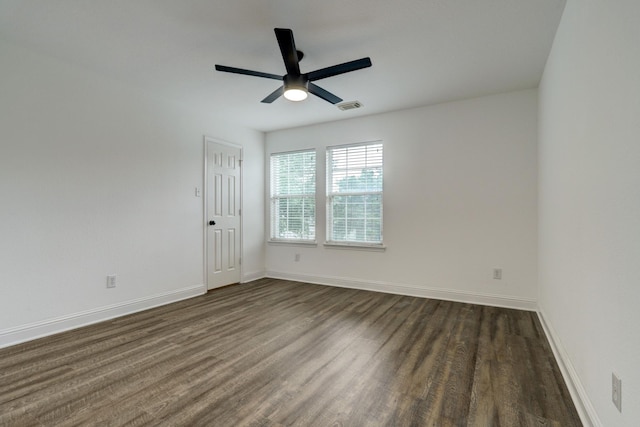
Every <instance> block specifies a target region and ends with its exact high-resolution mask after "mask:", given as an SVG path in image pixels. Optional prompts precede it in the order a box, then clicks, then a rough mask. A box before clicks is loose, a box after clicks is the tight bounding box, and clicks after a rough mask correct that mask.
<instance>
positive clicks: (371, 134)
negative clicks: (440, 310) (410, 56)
mask: <svg viewBox="0 0 640 427" xmlns="http://www.w3.org/2000/svg"><path fill="white" fill-rule="evenodd" d="M365 108H366V107H365ZM345 114H348V113H345ZM371 140H382V141H383V142H384V150H385V152H384V156H385V159H384V161H385V164H384V243H385V245H386V246H387V249H386V251H384V252H371V251H359V250H340V249H329V248H325V247H324V246H323V243H324V240H325V214H324V207H325V205H324V204H325V200H324V197H323V195H324V194H325V182H324V180H325V171H324V155H325V148H326V146H327V145H337V144H344V143H353V142H361V141H371ZM266 141H267V157H268V155H269V154H270V153H273V152H279V151H287V150H295V149H302V148H316V149H317V158H318V162H319V165H320V166H319V167H318V174H317V180H318V187H317V191H318V195H319V197H318V205H317V224H318V229H317V233H318V235H317V238H318V245H317V246H316V247H301V246H282V245H276V244H269V245H267V255H266V267H267V274H268V275H270V276H273V277H288V278H293V279H300V280H307V281H312V282H318V283H325V284H334V285H343V286H352V287H361V288H368V289H376V290H383V291H390V292H399V293H405V294H411V295H418V296H432V297H439V298H446V299H457V300H465V301H467V300H468V301H476V302H483V303H490V304H498V305H507V306H517V307H525V308H530V309H533V308H535V299H536V295H537V289H536V284H537V208H536V204H537V190H536V188H537V148H536V145H537V93H536V91H535V90H527V91H521V92H514V93H507V94H501V95H495V96H488V97H483V98H477V99H471V100H465V101H460V102H452V103H447V104H441V105H436V106H431V107H423V108H416V109H411V110H405V111H400V112H394V113H388V114H381V115H375V116H369V117H364V118H356V119H351V120H344V121H339V122H333V123H328V124H322V125H316V126H308V127H302V128H296V129H290V130H283V131H278V132H271V133H268V134H267V136H266ZM267 162H268V158H267ZM267 169H268V168H267ZM267 182H268V181H267ZM268 196H269V195H268V189H267V193H266V197H267V198H268ZM267 205H268V203H267ZM267 208H268V206H267ZM266 215H267V224H268V212H267V213H266ZM267 228H268V226H267ZM266 231H267V233H268V229H267V230H266ZM296 253H299V254H300V255H301V258H300V261H299V262H295V261H294V256H295V254H296ZM494 267H499V268H502V269H503V275H504V276H503V280H493V278H492V269H493V268H494Z"/></svg>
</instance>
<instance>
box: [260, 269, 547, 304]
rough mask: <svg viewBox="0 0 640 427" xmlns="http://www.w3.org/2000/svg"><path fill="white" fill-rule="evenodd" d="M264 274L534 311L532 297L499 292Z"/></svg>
mask: <svg viewBox="0 0 640 427" xmlns="http://www.w3.org/2000/svg"><path fill="white" fill-rule="evenodd" d="M265 276H266V277H272V278H274V279H284V280H293V281H296V282H306V283H313V284H317V285H329V286H337V287H341V288H351V289H361V290H365V291H376V292H384V293H388V294H397V295H407V296H412V297H420V298H433V299H440V300H446V301H456V302H464V303H469V304H480V305H489V306H494V307H505V308H516V309H519V310H527V311H536V310H537V308H538V304H537V302H536V301H535V300H529V299H524V298H514V297H507V296H503V295H492V294H482V293H474V292H465V291H453V290H447V289H437V288H429V287H417V286H415V285H407V284H398V283H388V282H376V281H371V280H366V281H365V280H357V279H348V278H342V277H330V276H311V275H306V274H293V273H286V272H281V271H267V272H266V273H265Z"/></svg>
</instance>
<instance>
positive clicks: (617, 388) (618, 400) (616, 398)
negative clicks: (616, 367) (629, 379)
mask: <svg viewBox="0 0 640 427" xmlns="http://www.w3.org/2000/svg"><path fill="white" fill-rule="evenodd" d="M611 400H612V401H613V404H614V405H615V406H616V408H618V411H620V412H622V380H621V379H620V378H618V376H617V375H616V374H614V373H612V374H611Z"/></svg>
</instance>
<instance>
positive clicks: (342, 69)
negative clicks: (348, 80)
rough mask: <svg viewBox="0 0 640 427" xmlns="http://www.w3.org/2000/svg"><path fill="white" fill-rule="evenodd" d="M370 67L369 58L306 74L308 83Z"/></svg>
mask: <svg viewBox="0 0 640 427" xmlns="http://www.w3.org/2000/svg"><path fill="white" fill-rule="evenodd" d="M367 67H371V58H369V57H367V58H361V59H356V60H355V61H349V62H345V63H344V64H338V65H333V66H331V67H327V68H321V69H320V70H316V71H312V72H310V73H308V74H307V77H308V78H309V81H315V80H320V79H326V78H327V77H331V76H337V75H338V74H344V73H348V72H350V71H355V70H360V69H362V68H367Z"/></svg>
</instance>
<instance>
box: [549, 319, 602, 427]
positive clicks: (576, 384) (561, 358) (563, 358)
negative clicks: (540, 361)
mask: <svg viewBox="0 0 640 427" xmlns="http://www.w3.org/2000/svg"><path fill="white" fill-rule="evenodd" d="M538 318H539V319H540V323H541V324H542V328H543V329H544V332H545V334H546V335H547V341H549V345H551V350H552V351H553V355H554V356H555V358H556V361H557V362H558V366H559V367H560V372H561V373H562V376H563V377H564V381H565V383H566V384H567V388H568V389H569V393H571V398H572V399H573V404H574V405H575V407H576V410H577V411H578V415H579V416H580V420H581V421H582V423H583V424H584V425H585V426H587V427H588V426H593V427H602V423H601V422H600V419H599V418H598V414H597V413H596V410H595V408H594V407H593V405H592V404H591V400H590V399H589V396H588V395H587V392H586V390H585V389H584V387H583V386H582V382H581V381H580V377H579V376H578V373H577V372H576V370H575V368H574V367H573V363H571V359H570V358H569V355H568V354H567V352H566V350H565V349H564V346H563V345H562V341H561V340H560V338H559V337H558V334H557V333H556V332H555V330H554V329H553V327H552V326H551V324H550V323H549V322H547V320H546V315H545V314H544V311H542V310H541V309H538Z"/></svg>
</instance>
